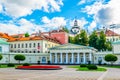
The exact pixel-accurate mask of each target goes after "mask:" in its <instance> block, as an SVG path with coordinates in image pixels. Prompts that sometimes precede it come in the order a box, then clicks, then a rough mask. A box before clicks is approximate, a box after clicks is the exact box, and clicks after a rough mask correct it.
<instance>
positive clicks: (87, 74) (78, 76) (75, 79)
mask: <svg viewBox="0 0 120 80" xmlns="http://www.w3.org/2000/svg"><path fill="white" fill-rule="evenodd" d="M62 67H63V69H62V70H18V69H14V68H0V80H120V69H115V68H108V71H106V72H99V71H97V72H94V71H92V72H91V71H76V70H75V69H73V68H67V66H62Z"/></svg>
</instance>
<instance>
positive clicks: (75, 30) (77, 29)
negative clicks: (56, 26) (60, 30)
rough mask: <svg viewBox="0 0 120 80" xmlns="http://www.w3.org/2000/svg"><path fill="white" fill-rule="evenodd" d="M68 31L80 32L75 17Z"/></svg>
mask: <svg viewBox="0 0 120 80" xmlns="http://www.w3.org/2000/svg"><path fill="white" fill-rule="evenodd" d="M70 32H71V33H72V34H74V35H76V34H78V33H80V26H78V21H77V20H76V19H75V21H74V25H73V26H72V28H71V31H70Z"/></svg>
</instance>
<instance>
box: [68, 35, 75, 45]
mask: <svg viewBox="0 0 120 80" xmlns="http://www.w3.org/2000/svg"><path fill="white" fill-rule="evenodd" d="M68 42H69V43H72V44H74V43H75V40H74V37H71V36H69V40H68Z"/></svg>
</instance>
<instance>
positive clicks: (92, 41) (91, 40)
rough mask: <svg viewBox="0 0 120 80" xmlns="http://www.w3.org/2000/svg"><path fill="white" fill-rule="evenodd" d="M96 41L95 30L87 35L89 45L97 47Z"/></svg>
mask: <svg viewBox="0 0 120 80" xmlns="http://www.w3.org/2000/svg"><path fill="white" fill-rule="evenodd" d="M97 41H98V35H97V32H96V31H93V32H92V34H91V35H90V36H89V46H91V47H94V48H96V49H97V46H98V45H97Z"/></svg>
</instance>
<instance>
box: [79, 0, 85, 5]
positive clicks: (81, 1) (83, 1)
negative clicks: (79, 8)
mask: <svg viewBox="0 0 120 80" xmlns="http://www.w3.org/2000/svg"><path fill="white" fill-rule="evenodd" d="M85 2H86V0H80V2H79V3H78V5H81V4H84V3H85Z"/></svg>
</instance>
